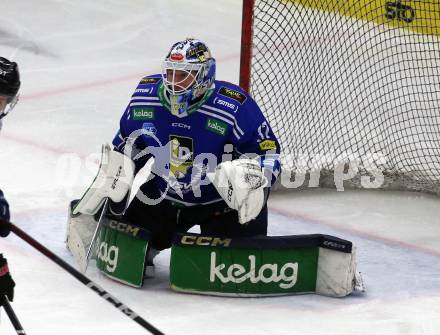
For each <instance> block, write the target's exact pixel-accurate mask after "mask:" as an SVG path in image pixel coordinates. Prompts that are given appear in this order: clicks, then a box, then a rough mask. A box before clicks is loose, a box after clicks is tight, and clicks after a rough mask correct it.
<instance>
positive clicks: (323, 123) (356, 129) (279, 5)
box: [240, 0, 440, 194]
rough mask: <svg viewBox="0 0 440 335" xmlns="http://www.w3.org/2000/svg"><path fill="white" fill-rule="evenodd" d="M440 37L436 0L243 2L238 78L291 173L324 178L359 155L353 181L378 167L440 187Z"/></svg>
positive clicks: (411, 184) (416, 185) (389, 183)
mask: <svg viewBox="0 0 440 335" xmlns="http://www.w3.org/2000/svg"><path fill="white" fill-rule="evenodd" d="M439 35H440V3H439V2H438V1H433V0H432V1H429V0H420V1H401V0H397V1H385V0H292V1H287V0H286V1H281V0H244V2H243V27H242V55H241V56H242V57H241V69H240V85H241V86H242V87H243V88H244V89H246V90H248V91H249V92H250V93H251V95H252V96H253V97H254V99H255V100H256V101H257V102H258V104H259V105H260V107H261V109H262V110H263V112H264V113H265V114H266V117H267V118H268V120H269V122H270V123H271V125H272V127H273V128H274V131H275V133H276V134H277V136H278V138H279V140H280V142H281V146H282V165H283V169H284V173H286V172H287V171H288V173H289V174H290V177H292V178H293V175H294V174H293V173H292V172H296V173H298V172H299V173H305V172H307V174H310V173H312V172H313V170H321V174H322V175H323V176H322V178H321V179H320V182H321V184H322V183H326V180H328V178H327V177H328V176H331V175H332V171H334V169H335V167H336V166H338V164H340V163H341V162H342V163H343V164H344V166H345V169H347V166H348V165H347V162H350V160H357V163H356V164H357V165H356V166H357V168H358V170H357V172H358V173H357V174H356V176H355V177H353V178H352V179H351V182H352V184H353V185H352V186H357V185H358V182H359V180H360V177H361V176H362V175H367V176H368V175H371V176H373V175H374V171H373V170H374V167H376V168H377V169H379V170H380V171H381V172H382V173H383V175H384V176H385V178H384V181H383V183H382V184H381V187H388V188H394V189H395V188H398V189H409V190H418V191H426V192H431V193H437V194H439V193H440V36H439ZM366 161H368V162H369V163H368V164H366ZM371 162H373V164H372V165H371V164H370V163H371ZM348 167H349V166H348ZM372 171H373V172H372ZM326 175H327V177H326ZM284 177H286V175H284ZM330 179H331V178H330ZM321 186H322V185H321Z"/></svg>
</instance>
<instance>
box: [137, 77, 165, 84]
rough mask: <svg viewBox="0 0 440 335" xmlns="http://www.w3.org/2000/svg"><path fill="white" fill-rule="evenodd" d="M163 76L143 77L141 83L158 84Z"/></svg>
mask: <svg viewBox="0 0 440 335" xmlns="http://www.w3.org/2000/svg"><path fill="white" fill-rule="evenodd" d="M161 80H162V78H148V77H147V78H142V80H141V81H140V83H139V84H143V85H145V84H157V83H158V82H159V81H161Z"/></svg>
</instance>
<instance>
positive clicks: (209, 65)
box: [162, 39, 215, 115]
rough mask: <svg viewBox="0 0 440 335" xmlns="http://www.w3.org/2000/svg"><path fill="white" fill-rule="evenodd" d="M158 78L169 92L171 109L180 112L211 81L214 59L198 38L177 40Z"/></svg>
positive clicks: (209, 84) (212, 81)
mask: <svg viewBox="0 0 440 335" xmlns="http://www.w3.org/2000/svg"><path fill="white" fill-rule="evenodd" d="M162 78H163V82H164V86H165V90H166V91H167V92H168V93H169V96H170V105H171V113H172V114H174V115H181V114H183V113H185V112H186V111H187V109H188V107H189V106H190V104H191V102H192V101H193V100H195V99H197V98H199V97H202V96H203V95H204V94H205V93H206V91H207V90H208V89H209V88H210V87H211V86H212V84H213V83H214V79H215V59H214V58H212V56H211V52H210V51H209V49H208V47H207V46H206V44H205V43H203V42H202V41H200V40H197V39H186V40H184V41H181V42H177V43H175V44H174V45H173V46H172V47H171V50H170V51H169V53H168V55H167V56H166V58H165V61H164V62H163V65H162Z"/></svg>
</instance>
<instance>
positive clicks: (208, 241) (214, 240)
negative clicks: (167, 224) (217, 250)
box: [180, 235, 232, 247]
mask: <svg viewBox="0 0 440 335" xmlns="http://www.w3.org/2000/svg"><path fill="white" fill-rule="evenodd" d="M231 241H232V240H231V239H230V238H225V239H224V240H222V239H221V238H219V237H210V236H191V235H185V236H182V239H181V240H180V243H182V244H189V245H194V244H195V245H204V246H211V247H216V246H220V245H221V246H224V247H229V245H230V244H231Z"/></svg>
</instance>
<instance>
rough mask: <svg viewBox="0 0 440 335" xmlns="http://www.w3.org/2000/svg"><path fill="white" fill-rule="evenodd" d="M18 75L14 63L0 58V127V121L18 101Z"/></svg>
mask: <svg viewBox="0 0 440 335" xmlns="http://www.w3.org/2000/svg"><path fill="white" fill-rule="evenodd" d="M19 88H20V73H19V72H18V66H17V63H15V62H10V61H8V60H7V59H6V58H3V57H0V127H1V119H2V118H3V117H5V116H6V114H8V113H9V112H10V111H11V110H12V109H13V108H14V106H15V104H16V103H17V101H18V90H19Z"/></svg>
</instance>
